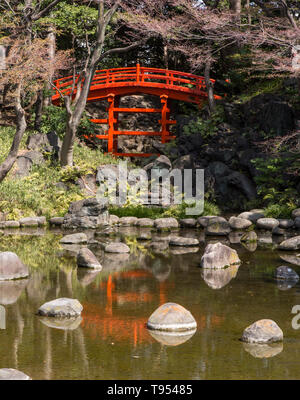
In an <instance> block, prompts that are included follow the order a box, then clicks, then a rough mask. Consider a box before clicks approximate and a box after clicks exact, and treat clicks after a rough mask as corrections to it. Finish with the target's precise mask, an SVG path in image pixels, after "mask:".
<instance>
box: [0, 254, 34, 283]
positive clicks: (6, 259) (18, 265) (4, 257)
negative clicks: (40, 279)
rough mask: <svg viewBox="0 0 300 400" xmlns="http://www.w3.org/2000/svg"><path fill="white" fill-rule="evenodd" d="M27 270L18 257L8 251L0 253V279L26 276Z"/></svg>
mask: <svg viewBox="0 0 300 400" xmlns="http://www.w3.org/2000/svg"><path fill="white" fill-rule="evenodd" d="M28 275H29V270H28V267H27V266H26V265H24V264H23V263H22V261H21V260H20V259H19V257H18V256H17V255H16V254H15V253H12V252H10V251H4V252H2V253H0V281H5V280H11V279H20V278H26V277H28Z"/></svg>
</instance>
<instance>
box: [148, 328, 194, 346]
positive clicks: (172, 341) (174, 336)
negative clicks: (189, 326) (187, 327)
mask: <svg viewBox="0 0 300 400" xmlns="http://www.w3.org/2000/svg"><path fill="white" fill-rule="evenodd" d="M196 331H197V329H195V330H193V331H189V332H182V333H181V334H180V333H179V332H160V331H152V330H149V329H148V332H149V333H150V335H151V336H152V337H153V338H154V339H155V340H157V341H158V342H159V343H161V344H163V345H165V346H179V345H180V344H183V343H185V342H187V341H188V340H190V339H191V338H192V337H193V336H194V334H195V333H196Z"/></svg>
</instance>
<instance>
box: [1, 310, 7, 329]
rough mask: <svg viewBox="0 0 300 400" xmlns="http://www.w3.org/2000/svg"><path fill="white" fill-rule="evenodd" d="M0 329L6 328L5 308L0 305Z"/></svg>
mask: <svg viewBox="0 0 300 400" xmlns="http://www.w3.org/2000/svg"><path fill="white" fill-rule="evenodd" d="M0 329H6V310H5V307H3V306H0Z"/></svg>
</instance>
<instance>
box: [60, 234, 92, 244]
mask: <svg viewBox="0 0 300 400" xmlns="http://www.w3.org/2000/svg"><path fill="white" fill-rule="evenodd" d="M87 241H88V239H87V236H86V234H85V233H74V234H72V235H66V236H64V237H63V238H62V239H61V241H60V243H66V244H79V243H87Z"/></svg>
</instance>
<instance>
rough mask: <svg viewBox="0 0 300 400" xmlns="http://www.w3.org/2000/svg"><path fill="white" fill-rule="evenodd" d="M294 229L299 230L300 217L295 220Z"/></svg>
mask: <svg viewBox="0 0 300 400" xmlns="http://www.w3.org/2000/svg"><path fill="white" fill-rule="evenodd" d="M295 228H297V229H300V217H296V218H295Z"/></svg>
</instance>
